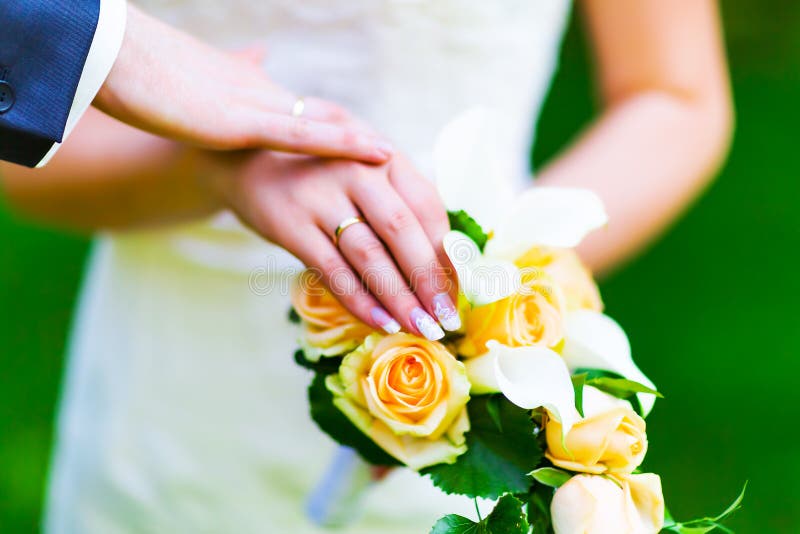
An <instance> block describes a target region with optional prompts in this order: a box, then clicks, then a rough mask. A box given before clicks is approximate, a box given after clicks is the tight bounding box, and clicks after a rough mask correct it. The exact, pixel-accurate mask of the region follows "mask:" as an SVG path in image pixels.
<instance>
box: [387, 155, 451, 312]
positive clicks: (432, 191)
mask: <svg viewBox="0 0 800 534" xmlns="http://www.w3.org/2000/svg"><path fill="white" fill-rule="evenodd" d="M389 182H390V183H391V184H392V187H393V188H394V190H395V191H397V194H398V195H400V198H402V199H403V200H404V201H405V203H406V205H408V207H409V208H410V209H411V211H412V212H414V215H416V217H417V220H418V221H419V223H420V225H421V226H422V229H423V230H424V231H425V234H426V235H427V236H428V240H429V241H430V243H431V246H432V247H433V249H434V251H435V252H436V257H437V258H439V263H440V264H441V265H443V266H444V267H445V271H446V273H447V276H448V278H449V280H450V282H451V286H452V289H451V291H450V296H451V297H452V298H453V299H454V300H455V299H457V298H458V281H457V278H456V276H455V271H454V270H453V268H452V266H451V265H450V259H449V258H448V257H447V254H446V253H445V251H444V247H443V246H442V241H443V240H444V236H445V234H447V232H449V231H450V221H449V220H448V217H447V208H445V206H444V203H443V202H442V199H441V197H440V196H439V192H438V191H437V190H436V186H435V185H434V184H433V182H431V181H430V180H428V179H427V178H425V177H424V176H422V175H421V174H419V172H417V170H416V168H414V166H413V165H412V164H411V162H409V161H408V160H407V159H406V158H405V157H403V156H400V155H397V156H395V157H394V158H392V162H391V164H390V167H389Z"/></svg>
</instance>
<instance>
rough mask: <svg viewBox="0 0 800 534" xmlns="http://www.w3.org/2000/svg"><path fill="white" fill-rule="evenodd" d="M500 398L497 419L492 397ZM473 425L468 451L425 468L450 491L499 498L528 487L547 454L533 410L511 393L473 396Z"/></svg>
mask: <svg viewBox="0 0 800 534" xmlns="http://www.w3.org/2000/svg"><path fill="white" fill-rule="evenodd" d="M490 402H492V403H497V408H498V409H497V414H496V415H497V419H498V420H499V423H500V424H499V425H498V424H497V422H496V421H495V419H494V418H493V417H492V415H490V408H489V407H488V405H489V403H490ZM467 409H468V412H469V419H470V426H471V429H470V431H469V432H468V433H467V435H466V439H467V452H465V453H464V454H462V455H461V456H459V457H458V459H457V460H456V462H455V463H454V464H450V465H448V464H439V465H434V466H432V467H428V468H426V469H423V470H422V471H421V473H422V474H426V475H429V476H430V477H431V480H432V481H433V483H434V484H435V485H436V486H438V487H439V488H440V489H441V490H442V491H444V492H445V493H457V494H461V495H466V496H468V497H484V498H487V499H496V498H498V497H499V496H500V495H502V494H504V493H527V492H528V490H529V489H530V486H531V482H532V481H531V479H530V477H528V473H530V472H531V471H533V470H534V469H535V468H536V467H537V465H538V464H539V461H540V460H541V458H542V448H541V446H540V445H539V442H538V440H537V438H536V426H535V425H534V424H533V421H532V420H531V414H530V412H529V411H527V410H523V409H522V408H518V407H517V406H514V405H513V404H511V403H510V402H509V401H508V400H507V399H506V398H505V397H499V400H491V396H486V395H484V396H478V397H473V398H472V399H471V400H470V402H469V404H468V405H467Z"/></svg>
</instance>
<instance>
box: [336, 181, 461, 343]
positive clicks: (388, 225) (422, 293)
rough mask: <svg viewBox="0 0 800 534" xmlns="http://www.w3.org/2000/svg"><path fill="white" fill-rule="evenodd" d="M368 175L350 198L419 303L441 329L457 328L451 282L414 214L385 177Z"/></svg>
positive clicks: (357, 185) (458, 323) (427, 216)
mask: <svg viewBox="0 0 800 534" xmlns="http://www.w3.org/2000/svg"><path fill="white" fill-rule="evenodd" d="M370 178H371V177H367V179H365V180H359V181H358V182H357V183H356V185H355V187H353V188H352V191H351V198H352V199H353V201H354V202H355V204H356V205H357V206H358V208H359V209H360V210H361V212H362V213H363V214H364V216H365V217H366V219H367V221H368V222H369V224H370V226H371V227H372V229H373V230H374V231H375V233H376V234H377V236H378V237H379V238H380V240H382V241H383V243H385V244H386V247H388V249H389V251H390V252H391V255H392V257H393V258H394V259H395V262H396V263H397V265H398V266H399V268H400V269H401V271H402V273H403V274H404V275H405V279H406V280H408V281H409V283H410V287H411V288H412V289H413V291H414V293H415V294H416V296H417V297H418V299H419V301H420V302H421V303H422V304H423V306H424V307H425V308H426V309H427V310H428V311H429V312H430V313H432V314H433V315H434V316H435V317H436V319H438V321H439V322H440V323H441V325H442V326H443V327H444V328H445V329H447V330H458V329H459V328H460V327H461V320H460V318H459V316H458V311H457V309H456V306H455V304H454V302H453V299H452V297H451V289H452V284H451V283H450V280H449V278H448V276H447V272H446V271H445V270H444V269H443V268H442V264H441V262H440V261H439V258H438V256H437V253H436V250H435V249H434V247H433V245H432V244H431V241H430V240H429V238H428V235H427V234H426V232H425V230H424V229H423V227H422V225H421V224H420V221H419V219H418V217H417V215H415V213H414V212H413V211H412V210H411V208H409V205H408V204H406V202H405V201H403V199H402V198H401V197H400V195H399V194H398V193H397V192H396V191H395V190H394V189H393V188H392V187H391V185H390V184H389V182H388V181H387V180H380V179H370ZM422 211H424V209H423V210H422ZM422 215H424V217H423V218H424V219H426V220H427V219H430V220H433V219H434V217H433V216H430V215H428V214H422ZM437 231H438V230H437ZM354 233H355V232H354ZM359 233H363V230H362V229H359ZM364 239H366V237H365V238H364ZM376 241H377V239H376ZM378 243H380V241H378ZM356 267H357V266H356ZM422 320H423V321H424V318H423V319H422Z"/></svg>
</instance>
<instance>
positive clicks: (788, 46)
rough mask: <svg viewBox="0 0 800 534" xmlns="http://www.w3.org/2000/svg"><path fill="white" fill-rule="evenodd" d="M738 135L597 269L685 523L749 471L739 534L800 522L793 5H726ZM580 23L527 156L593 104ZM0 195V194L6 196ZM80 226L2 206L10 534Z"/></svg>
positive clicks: (5, 525) (3, 527)
mask: <svg viewBox="0 0 800 534" xmlns="http://www.w3.org/2000/svg"><path fill="white" fill-rule="evenodd" d="M722 7H723V12H724V13H723V15H724V19H725V27H726V32H727V42H728V50H729V55H730V62H731V71H732V78H733V87H734V93H735V98H736V107H737V123H738V125H737V131H736V138H735V141H734V146H733V150H732V152H731V157H730V159H729V161H728V163H727V165H726V167H725V169H724V170H723V172H722V173H721V175H720V177H719V179H718V180H717V181H716V183H715V184H714V185H713V186H712V187H711V189H710V190H709V191H708V192H707V194H706V195H705V196H704V197H703V198H702V199H701V200H700V201H699V202H698V203H697V204H696V205H695V206H694V208H693V209H692V210H691V211H690V212H689V213H688V214H687V216H686V217H685V218H684V219H683V220H682V221H680V223H678V224H677V225H676V226H675V227H674V228H673V229H672V231H671V232H669V234H668V235H666V236H665V237H664V238H663V239H662V240H661V241H660V242H659V243H658V244H656V245H655V246H654V247H652V248H651V250H649V251H648V252H647V253H645V254H644V255H643V256H642V257H640V258H639V259H638V260H637V261H635V262H633V263H631V264H630V265H628V266H627V267H626V268H624V269H623V270H621V271H619V272H618V273H617V274H615V275H614V276H613V277H612V278H610V279H608V280H606V281H604V283H603V287H602V290H603V294H604V298H605V301H606V303H607V308H608V313H609V314H610V315H612V316H614V317H615V318H616V319H618V320H619V321H620V322H621V324H622V325H624V327H625V329H626V330H627V331H628V333H629V335H630V337H631V341H632V343H633V347H634V351H635V355H636V358H637V359H638V361H639V363H640V366H641V367H643V368H644V369H645V371H646V372H647V373H648V374H649V375H650V376H651V377H652V378H653V380H654V381H655V382H656V383H657V384H658V385H659V386H660V389H661V390H662V391H663V392H664V393H665V394H666V396H667V400H666V401H664V402H661V403H659V404H658V406H657V408H656V410H655V411H654V413H653V415H652V416H651V417H650V419H649V428H650V432H649V434H648V437H649V439H650V442H651V448H650V452H649V454H648V458H647V462H646V464H645V467H646V468H647V469H648V470H652V471H655V472H658V473H660V474H662V476H663V480H664V489H665V493H666V497H667V502H668V504H669V506H670V508H671V509H672V511H673V514H674V515H675V516H676V517H677V518H678V519H680V518H691V517H695V516H697V515H701V514H707V513H712V512H713V513H716V512H718V511H721V510H722V509H723V508H725V506H726V505H727V504H728V503H729V502H730V501H731V500H732V499H733V498H734V497H735V496H736V494H737V493H738V491H739V489H740V487H741V485H742V483H743V482H744V481H745V480H750V487H749V493H748V496H747V499H746V501H745V507H744V509H743V510H742V511H741V512H739V513H738V514H737V515H736V516H735V518H734V520H733V521H731V523H730V525H731V526H732V527H733V528H734V529H735V530H736V531H737V532H744V533H763V532H769V533H772V532H786V533H790V532H798V528H800V527H798V525H800V507H798V506H797V505H796V503H797V502H798V501H799V500H800V483H799V482H798V480H800V446H798V442H799V441H800V430H798V429H797V422H798V420H799V419H800V418H799V417H798V412H797V402H798V401H800V394H799V393H798V391H797V389H796V388H797V386H796V383H797V375H798V374H800V309H798V300H799V298H800V284H799V283H798V277H797V273H798V266H797V261H798V248H800V210H798V209H797V207H796V203H797V202H798V199H800V149H798V147H797V145H798V141H799V140H800V136H798V134H797V130H798V126H800V105H799V104H798V103H797V99H798V96H800V75H799V74H798V73H800V31H798V30H800V3H798V2H794V1H792V0H773V1H771V2H759V1H757V0H738V1H736V2H733V1H730V2H723V4H722ZM590 69H591V67H590V64H589V62H588V60H587V54H586V50H585V41H584V39H583V36H582V33H581V28H580V23H579V21H576V20H573V21H572V24H571V27H570V30H569V34H568V36H567V38H566V42H565V45H564V50H563V61H562V65H561V67H560V70H559V73H558V75H557V78H556V81H555V85H554V87H553V90H552V92H551V95H550V97H549V100H548V102H547V105H546V107H545V111H544V115H543V117H542V120H541V122H540V127H539V140H538V144H537V147H536V150H535V151H534V156H533V159H534V162H535V164H539V163H540V162H542V161H545V160H546V159H547V158H548V157H550V156H551V155H552V154H554V153H555V152H556V151H557V150H558V149H559V148H560V147H561V146H563V145H564V143H566V142H567V141H569V139H570V138H571V136H572V135H574V134H575V132H576V131H577V130H578V129H579V128H580V126H581V125H582V124H584V123H585V122H586V121H587V120H588V119H589V118H590V117H591V116H592V114H593V112H594V109H595V100H594V98H593V93H592V88H591V83H590ZM0 201H1V200H0ZM87 249H88V241H87V240H86V239H83V238H79V237H73V236H66V235H63V234H60V233H55V232H52V231H48V230H44V229H41V228H38V227H35V226H31V225H29V224H26V223H24V222H21V221H19V220H16V219H15V218H13V217H12V216H11V215H9V214H8V212H7V210H6V209H5V208H4V207H0V313H1V314H2V315H1V316H0V317H2V319H1V320H0V532H2V533H4V534H5V533H27V532H36V531H37V530H38V518H39V514H40V510H41V505H42V496H43V493H44V484H45V478H46V473H47V464H48V460H49V455H50V448H51V445H52V428H53V417H54V413H55V408H56V404H57V399H58V390H59V384H60V379H61V372H62V368H63V363H64V362H63V357H62V354H63V352H64V345H65V340H66V336H67V331H68V325H69V320H70V315H71V311H72V308H73V306H74V303H75V297H76V293H77V290H78V286H79V281H80V277H81V271H82V263H83V260H84V256H85V254H86V252H87Z"/></svg>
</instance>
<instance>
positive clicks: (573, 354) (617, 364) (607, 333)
mask: <svg viewBox="0 0 800 534" xmlns="http://www.w3.org/2000/svg"><path fill="white" fill-rule="evenodd" d="M561 355H562V356H563V358H564V360H565V361H566V362H567V365H569V367H570V369H573V370H574V369H577V368H580V367H586V368H592V369H605V370H607V371H614V372H615V373H619V374H621V375H622V376H624V377H625V378H627V379H628V380H633V381H635V382H639V383H641V384H644V385H645V386H648V387H650V388H652V389H656V387H655V385H654V384H653V382H652V381H651V380H650V379H649V378H647V376H645V374H644V373H642V371H641V370H639V368H638V367H637V366H636V364H635V363H634V362H633V358H632V357H631V345H630V343H629V342H628V336H627V335H625V331H624V330H622V327H620V326H619V325H618V324H617V322H616V321H614V320H613V319H612V318H611V317H609V316H607V315H604V314H602V313H599V312H595V311H591V310H579V311H574V312H571V313H569V314H567V316H566V317H565V319H564V348H563V350H562V351H561ZM637 396H638V397H639V401H640V402H641V404H642V410H643V411H644V415H647V414H648V413H650V410H652V409H653V404H655V401H656V398H655V396H654V395H650V394H648V393H639V394H637Z"/></svg>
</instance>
